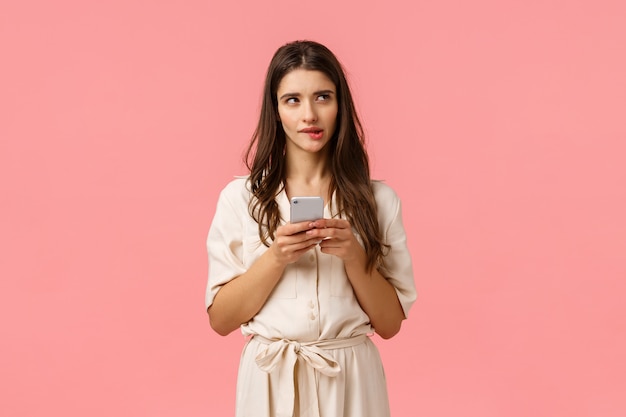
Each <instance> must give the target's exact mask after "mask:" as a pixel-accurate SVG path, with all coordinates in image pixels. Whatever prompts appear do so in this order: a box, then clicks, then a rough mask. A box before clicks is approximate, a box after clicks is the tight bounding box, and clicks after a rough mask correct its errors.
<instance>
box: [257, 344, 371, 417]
mask: <svg viewBox="0 0 626 417" xmlns="http://www.w3.org/2000/svg"><path fill="white" fill-rule="evenodd" d="M252 339H254V340H255V341H257V342H259V343H262V344H264V345H267V347H266V348H265V349H264V350H263V351H261V353H259V354H258V355H257V357H256V358H255V361H256V364H257V366H258V367H259V368H260V369H261V370H263V371H265V372H267V373H270V372H274V371H276V372H278V384H279V387H278V392H279V394H278V395H279V401H278V404H277V409H276V416H277V417H292V416H293V411H294V402H295V399H296V398H295V392H296V390H295V384H296V381H297V380H298V378H297V375H296V372H298V373H304V375H301V376H304V378H305V381H306V386H305V387H300V386H299V387H298V392H299V395H306V396H307V399H308V400H309V401H311V404H312V407H313V410H311V411H312V414H311V415H312V416H319V398H318V396H317V383H316V380H315V372H314V371H318V372H320V373H322V374H324V375H326V376H329V377H335V376H337V375H338V374H339V373H340V372H341V367H340V366H339V363H337V361H335V359H334V358H333V357H332V355H331V354H330V353H329V352H328V350H331V349H344V348H349V347H352V346H357V345H360V344H361V343H363V342H365V341H366V340H367V335H365V334H362V335H358V336H354V337H347V338H341V339H326V340H316V341H312V342H296V341H293V340H287V339H268V338H265V337H263V336H260V335H255V336H254V337H253V338H252ZM298 359H300V360H301V361H302V362H304V364H305V365H306V366H299V367H297V368H296V366H295V364H296V361H298Z"/></svg>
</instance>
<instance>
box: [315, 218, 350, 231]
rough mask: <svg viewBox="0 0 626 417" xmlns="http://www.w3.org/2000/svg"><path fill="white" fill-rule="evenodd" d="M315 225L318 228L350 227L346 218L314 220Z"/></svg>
mask: <svg viewBox="0 0 626 417" xmlns="http://www.w3.org/2000/svg"><path fill="white" fill-rule="evenodd" d="M312 225H313V227H315V228H317V229H324V228H331V227H332V228H336V229H349V228H350V223H349V222H348V221H347V220H344V219H319V220H316V221H314V222H312Z"/></svg>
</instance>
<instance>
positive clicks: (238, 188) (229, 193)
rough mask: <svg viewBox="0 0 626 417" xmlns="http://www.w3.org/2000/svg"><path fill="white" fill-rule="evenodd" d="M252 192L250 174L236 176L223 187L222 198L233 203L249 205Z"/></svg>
mask: <svg viewBox="0 0 626 417" xmlns="http://www.w3.org/2000/svg"><path fill="white" fill-rule="evenodd" d="M250 194H251V193H250V186H249V181H248V176H247V175H242V176H236V177H235V178H234V179H233V180H232V181H230V182H229V183H228V184H226V186H225V187H224V188H223V189H222V191H221V192H220V200H222V201H227V202H228V203H230V204H231V205H240V204H241V203H245V205H246V206H247V204H248V202H249V201H250Z"/></svg>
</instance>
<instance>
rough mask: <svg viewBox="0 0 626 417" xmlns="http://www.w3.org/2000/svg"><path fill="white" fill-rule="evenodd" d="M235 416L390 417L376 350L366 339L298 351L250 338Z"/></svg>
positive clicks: (242, 364)
mask: <svg viewBox="0 0 626 417" xmlns="http://www.w3.org/2000/svg"><path fill="white" fill-rule="evenodd" d="M337 346H339V347H337ZM236 416H237V417H389V399H388V396H387V384H386V380H385V373H384V370H383V366H382V362H381V360H380V355H379V353H378V349H377V348H376V346H375V345H374V343H372V341H371V340H370V339H369V337H367V336H365V335H363V336H359V337H357V338H352V339H348V340H347V341H345V342H340V343H339V344H337V343H336V341H330V343H324V342H322V343H320V344H317V343H314V344H302V346H301V345H300V344H298V343H295V342H289V341H278V342H277V341H269V340H267V339H263V338H260V337H254V338H252V339H250V340H249V341H248V342H247V344H246V346H245V347H244V349H243V352H242V355H241V362H240V365H239V376H238V378H237V405H236Z"/></svg>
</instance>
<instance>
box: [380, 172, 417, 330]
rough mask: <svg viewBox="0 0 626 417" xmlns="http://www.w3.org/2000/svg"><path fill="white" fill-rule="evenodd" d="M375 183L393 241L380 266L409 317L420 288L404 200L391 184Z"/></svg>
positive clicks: (386, 235) (386, 237)
mask: <svg viewBox="0 0 626 417" xmlns="http://www.w3.org/2000/svg"><path fill="white" fill-rule="evenodd" d="M373 187H374V194H375V196H376V203H377V205H378V221H379V225H380V227H381V229H382V230H381V231H382V234H383V239H384V241H385V243H387V244H388V245H390V248H389V250H388V252H387V253H386V255H385V258H384V260H385V261H384V262H385V264H384V266H383V267H382V268H380V272H381V274H383V276H384V277H386V278H387V280H389V282H390V283H391V284H392V285H393V286H394V288H395V289H396V293H397V295H398V299H399V300H400V304H401V305H402V310H403V311H404V317H405V318H406V317H408V314H409V310H410V309H411V306H412V305H413V303H414V302H415V300H416V298H417V292H416V290H415V282H414V279H413V264H412V261H411V254H410V253H409V249H408V247H407V238H406V232H405V230H404V224H403V222H402V207H401V202H400V199H399V197H398V196H397V194H396V193H395V191H394V190H393V189H392V188H391V187H389V186H387V185H385V184H383V183H381V182H378V181H375V182H373Z"/></svg>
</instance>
